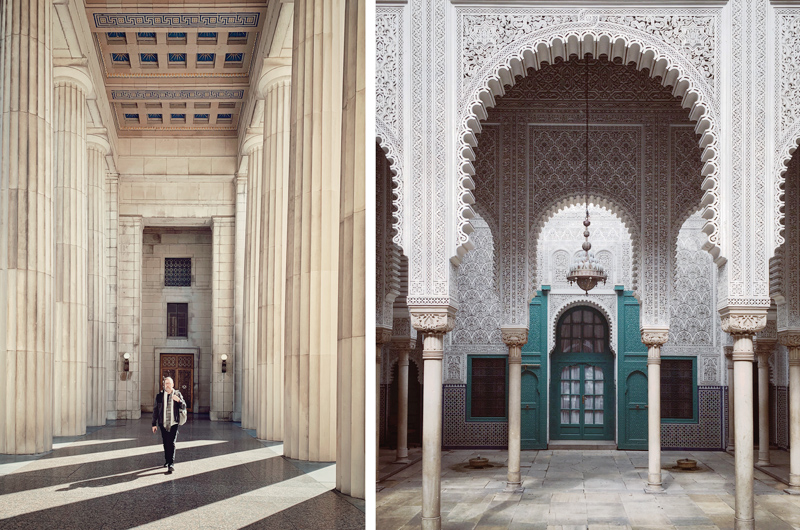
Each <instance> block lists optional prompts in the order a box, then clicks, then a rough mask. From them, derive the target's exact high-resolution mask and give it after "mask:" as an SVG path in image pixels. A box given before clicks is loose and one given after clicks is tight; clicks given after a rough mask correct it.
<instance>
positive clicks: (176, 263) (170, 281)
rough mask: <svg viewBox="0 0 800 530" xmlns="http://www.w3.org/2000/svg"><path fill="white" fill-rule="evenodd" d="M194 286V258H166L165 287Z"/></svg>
mask: <svg viewBox="0 0 800 530" xmlns="http://www.w3.org/2000/svg"><path fill="white" fill-rule="evenodd" d="M191 286H192V258H164V287H191Z"/></svg>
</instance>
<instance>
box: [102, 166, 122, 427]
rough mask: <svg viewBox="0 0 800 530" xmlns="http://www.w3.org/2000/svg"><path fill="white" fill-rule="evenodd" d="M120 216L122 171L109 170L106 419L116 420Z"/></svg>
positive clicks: (107, 184)
mask: <svg viewBox="0 0 800 530" xmlns="http://www.w3.org/2000/svg"><path fill="white" fill-rule="evenodd" d="M119 221H120V219H119V173H108V174H107V176H106V223H107V224H106V289H107V291H106V293H107V296H106V353H105V366H106V392H108V395H109V396H110V401H109V403H107V407H108V410H107V411H106V419H109V420H115V419H117V407H116V405H112V404H111V403H112V402H115V401H116V396H117V395H118V394H117V390H118V388H117V383H118V381H119V371H118V369H119V366H120V363H119V344H118V334H117V332H118V331H119V329H118V327H117V324H118V322H119V315H118V311H117V305H118V302H119V300H118V298H117V294H118V293H120V292H121V291H120V289H118V287H119V282H118V274H117V269H118V267H119V266H120V265H121V264H120V263H118V261H117V256H118V252H117V242H118V241H119V240H120V237H121V236H120V222H119Z"/></svg>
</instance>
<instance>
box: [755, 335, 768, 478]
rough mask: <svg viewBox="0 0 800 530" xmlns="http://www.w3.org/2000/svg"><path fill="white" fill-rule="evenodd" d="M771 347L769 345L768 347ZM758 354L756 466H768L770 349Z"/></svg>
mask: <svg viewBox="0 0 800 530" xmlns="http://www.w3.org/2000/svg"><path fill="white" fill-rule="evenodd" d="M770 346H771V345H770ZM761 348H762V346H761V345H759V354H758V462H757V463H756V465H759V466H769V465H771V464H770V462H769V362H768V360H769V356H770V354H771V353H772V350H771V347H770V348H769V350H768V351H766V352H761V351H760V350H761Z"/></svg>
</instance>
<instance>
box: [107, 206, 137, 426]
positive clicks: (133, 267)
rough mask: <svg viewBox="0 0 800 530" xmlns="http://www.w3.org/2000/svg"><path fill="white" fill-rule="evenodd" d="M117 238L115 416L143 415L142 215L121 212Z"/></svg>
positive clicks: (126, 417)
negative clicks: (125, 362)
mask: <svg viewBox="0 0 800 530" xmlns="http://www.w3.org/2000/svg"><path fill="white" fill-rule="evenodd" d="M118 226H119V235H118V238H117V241H118V245H117V249H118V253H117V263H118V271H117V274H118V278H119V280H118V283H117V293H118V296H117V354H116V358H115V359H114V362H113V368H112V369H113V373H112V375H113V377H114V380H115V382H116V387H117V395H116V419H118V420H124V419H131V420H136V419H139V418H141V416H142V406H141V401H142V400H141V396H142V394H141V388H140V382H141V380H142V378H141V370H142V355H141V353H142V251H143V249H142V246H143V243H144V235H143V230H144V219H143V218H142V216H140V215H132V216H129V215H120V216H119V217H118ZM126 353H128V354H130V370H129V371H127V372H125V371H123V369H122V367H123V357H124V355H125V354H126Z"/></svg>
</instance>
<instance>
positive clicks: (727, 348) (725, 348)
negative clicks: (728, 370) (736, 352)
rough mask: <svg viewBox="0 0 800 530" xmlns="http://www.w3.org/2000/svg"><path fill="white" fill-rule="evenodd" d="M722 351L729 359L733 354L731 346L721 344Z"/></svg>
mask: <svg viewBox="0 0 800 530" xmlns="http://www.w3.org/2000/svg"><path fill="white" fill-rule="evenodd" d="M722 351H723V352H724V353H725V357H726V358H727V359H728V360H730V359H731V357H732V356H733V346H723V347H722Z"/></svg>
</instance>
